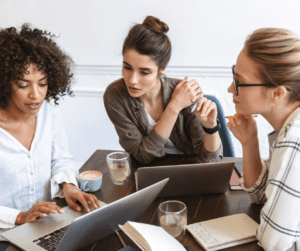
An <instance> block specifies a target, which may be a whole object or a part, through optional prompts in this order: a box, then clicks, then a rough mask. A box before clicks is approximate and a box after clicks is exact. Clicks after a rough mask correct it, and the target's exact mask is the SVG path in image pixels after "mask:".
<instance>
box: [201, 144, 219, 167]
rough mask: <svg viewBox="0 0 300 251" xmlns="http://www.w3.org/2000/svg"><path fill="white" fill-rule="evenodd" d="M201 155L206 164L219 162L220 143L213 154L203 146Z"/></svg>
mask: <svg viewBox="0 0 300 251" xmlns="http://www.w3.org/2000/svg"><path fill="white" fill-rule="evenodd" d="M203 153H204V156H205V159H208V162H209V163H211V162H220V161H221V160H222V157H223V146H222V143H221V144H220V146H219V148H218V149H217V150H216V151H215V152H209V151H207V150H206V148H205V146H204V145H203Z"/></svg>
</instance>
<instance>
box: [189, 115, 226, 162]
mask: <svg viewBox="0 0 300 251" xmlns="http://www.w3.org/2000/svg"><path fill="white" fill-rule="evenodd" d="M185 117H187V123H188V125H189V126H188V127H189V133H190V137H191V139H192V143H193V145H194V146H195V151H196V153H197V155H198V157H199V159H200V160H201V161H202V162H206V160H208V161H209V162H218V161H221V159H222V156H223V146H222V141H221V144H220V147H219V148H218V149H217V151H215V152H209V151H207V150H206V148H205V147H204V131H203V127H202V125H201V123H200V121H199V120H198V119H197V117H196V116H195V114H194V113H191V112H190V111H189V109H185Z"/></svg>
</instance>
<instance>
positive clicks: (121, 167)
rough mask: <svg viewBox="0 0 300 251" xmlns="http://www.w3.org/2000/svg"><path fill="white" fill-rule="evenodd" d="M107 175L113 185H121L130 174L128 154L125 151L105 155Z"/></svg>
mask: <svg viewBox="0 0 300 251" xmlns="http://www.w3.org/2000/svg"><path fill="white" fill-rule="evenodd" d="M106 162H107V166H108V170H109V175H110V178H111V180H112V182H113V183H114V184H115V185H123V184H124V182H125V181H126V180H127V178H128V177H129V175H130V172H131V169H130V155H129V153H127V152H113V153H110V154H108V155H107V156H106Z"/></svg>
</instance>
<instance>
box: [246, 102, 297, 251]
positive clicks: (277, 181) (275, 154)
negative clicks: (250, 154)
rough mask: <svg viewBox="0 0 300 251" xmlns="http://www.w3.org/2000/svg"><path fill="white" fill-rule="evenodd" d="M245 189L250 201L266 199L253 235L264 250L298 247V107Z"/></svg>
mask: <svg viewBox="0 0 300 251" xmlns="http://www.w3.org/2000/svg"><path fill="white" fill-rule="evenodd" d="M270 156H271V159H270V160H265V161H263V169H262V172H261V174H260V176H259V178H258V180H257V182H256V183H255V184H254V185H253V186H252V187H251V188H249V189H246V188H245V186H244V179H243V177H242V178H241V179H240V183H241V186H242V187H243V189H244V190H246V191H248V193H249V195H250V199H251V201H252V203H262V202H265V205H264V207H263V208H262V210H261V213H260V224H259V227H258V230H257V234H256V237H257V239H258V241H259V243H260V245H261V246H262V247H263V248H264V250H272V251H276V250H282V251H283V250H290V251H300V108H297V109H296V110H295V111H294V112H293V113H292V114H291V115H290V116H289V117H288V118H287V120H286V121H285V123H284V125H283V126H282V128H281V129H280V131H279V133H278V135H277V137H276V139H275V140H274V142H273V143H272V145H271V146H270Z"/></svg>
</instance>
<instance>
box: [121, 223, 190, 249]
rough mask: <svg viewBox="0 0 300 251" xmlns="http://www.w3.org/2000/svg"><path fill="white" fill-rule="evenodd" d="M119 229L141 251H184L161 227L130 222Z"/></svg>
mask: <svg viewBox="0 0 300 251" xmlns="http://www.w3.org/2000/svg"><path fill="white" fill-rule="evenodd" d="M119 227H120V228H121V229H122V230H123V232H124V233H125V234H126V235H127V236H128V237H129V238H130V239H131V240H133V241H134V243H135V244H136V245H138V246H139V248H140V249H141V250H142V251H151V250H154V251H155V250H172V251H186V249H185V248H184V247H183V246H182V245H181V244H180V242H179V241H177V240H176V239H175V238H174V237H172V236H171V235H170V234H168V233H167V232H166V231H165V230H164V229H163V228H161V227H158V226H154V225H149V224H144V223H137V222H132V221H128V222H126V223H125V224H124V225H123V226H122V225H119Z"/></svg>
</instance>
